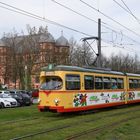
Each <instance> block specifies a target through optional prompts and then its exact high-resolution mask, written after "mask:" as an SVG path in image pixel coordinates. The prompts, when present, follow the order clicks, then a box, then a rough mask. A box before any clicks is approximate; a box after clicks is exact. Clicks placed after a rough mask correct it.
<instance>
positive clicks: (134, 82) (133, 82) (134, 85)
mask: <svg viewBox="0 0 140 140" xmlns="http://www.w3.org/2000/svg"><path fill="white" fill-rule="evenodd" d="M139 84H140V83H139V80H137V79H129V88H130V89H137V88H139V86H140V85H139Z"/></svg>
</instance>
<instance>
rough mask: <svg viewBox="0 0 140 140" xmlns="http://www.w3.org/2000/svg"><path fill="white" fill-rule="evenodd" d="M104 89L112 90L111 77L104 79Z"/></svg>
mask: <svg viewBox="0 0 140 140" xmlns="http://www.w3.org/2000/svg"><path fill="white" fill-rule="evenodd" d="M103 81H104V89H110V88H111V80H110V78H109V77H104V78H103Z"/></svg>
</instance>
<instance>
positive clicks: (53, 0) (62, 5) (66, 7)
mask: <svg viewBox="0 0 140 140" xmlns="http://www.w3.org/2000/svg"><path fill="white" fill-rule="evenodd" d="M51 1H52V2H54V3H56V4H58V5H59V6H61V7H63V8H65V9H67V10H69V11H71V12H73V13H75V14H77V15H80V16H82V17H84V18H86V19H88V20H90V21H93V22H95V23H97V21H95V20H93V19H91V18H89V17H88V16H85V15H83V14H81V13H79V12H77V11H75V10H73V9H71V8H69V7H68V6H66V5H64V4H61V3H60V2H57V1H56V0H51ZM103 24H104V25H103ZM106 25H107V26H106ZM102 26H103V27H105V28H106V29H109V30H111V31H113V32H116V33H118V34H120V35H122V33H119V32H118V31H116V30H114V29H112V28H110V26H111V25H109V24H107V23H105V22H102ZM108 26H109V27H108ZM123 35H124V36H125V37H127V38H128V39H130V40H132V41H133V42H135V43H138V44H140V42H138V41H136V40H134V39H132V38H131V37H128V36H127V35H125V34H123Z"/></svg>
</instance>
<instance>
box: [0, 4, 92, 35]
mask: <svg viewBox="0 0 140 140" xmlns="http://www.w3.org/2000/svg"><path fill="white" fill-rule="evenodd" d="M0 3H1V4H3V5H5V6H7V7H10V8H7V7H4V6H0V7H1V8H4V9H7V10H9V11H12V12H16V13H18V14H22V15H25V16H28V17H31V18H34V19H37V20H41V21H44V22H47V23H50V24H53V25H57V26H60V27H63V28H66V29H68V30H72V31H74V32H77V33H80V34H83V35H86V36H93V35H89V34H87V33H84V32H81V31H78V30H76V29H73V28H70V27H68V26H65V25H62V24H60V23H57V22H55V21H52V20H49V19H46V18H43V17H41V16H38V15H36V14H33V13H30V12H27V11H25V10H22V9H19V8H17V7H14V6H11V5H9V4H6V3H3V2H0ZM11 8H12V9H11Z"/></svg>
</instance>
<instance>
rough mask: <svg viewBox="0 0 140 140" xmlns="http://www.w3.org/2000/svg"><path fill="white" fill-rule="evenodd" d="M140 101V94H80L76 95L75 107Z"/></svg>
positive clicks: (74, 99)
mask: <svg viewBox="0 0 140 140" xmlns="http://www.w3.org/2000/svg"><path fill="white" fill-rule="evenodd" d="M126 99H127V100H135V99H140V92H128V93H127V94H126V93H125V92H114V93H107V92H102V93H97V92H96V93H78V94H74V98H73V106H75V107H81V106H87V105H96V104H102V103H113V102H121V101H125V100H126Z"/></svg>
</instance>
